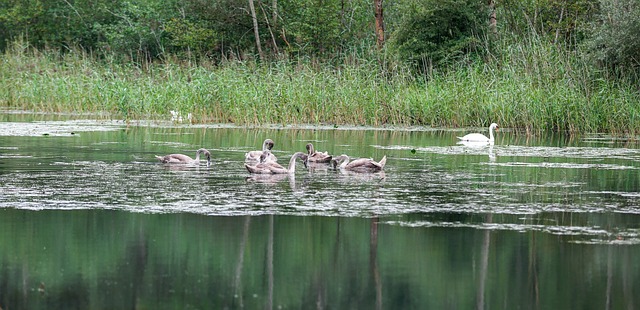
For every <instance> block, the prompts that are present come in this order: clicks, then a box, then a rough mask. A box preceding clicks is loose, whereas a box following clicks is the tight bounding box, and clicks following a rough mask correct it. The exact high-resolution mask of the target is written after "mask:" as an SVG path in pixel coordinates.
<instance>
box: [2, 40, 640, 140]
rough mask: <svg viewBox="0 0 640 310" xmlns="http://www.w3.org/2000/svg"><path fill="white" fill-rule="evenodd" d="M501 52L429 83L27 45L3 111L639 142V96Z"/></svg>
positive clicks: (548, 53) (362, 69)
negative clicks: (597, 135)
mask: <svg viewBox="0 0 640 310" xmlns="http://www.w3.org/2000/svg"><path fill="white" fill-rule="evenodd" d="M515 42H516V41H514V42H512V43H508V42H502V43H501V44H503V46H501V47H500V48H499V50H502V51H503V52H502V53H500V54H494V55H492V56H491V57H492V58H491V60H490V61H488V62H470V63H467V64H465V65H464V66H463V65H461V66H460V67H459V68H458V69H457V70H450V71H448V73H437V72H436V73H433V75H432V76H431V78H430V79H429V81H428V82H423V81H420V80H416V79H414V78H412V77H411V75H410V74H408V73H403V72H406V70H404V71H403V70H394V72H395V73H393V74H387V75H386V78H383V77H382V74H381V73H380V70H379V66H378V64H377V61H367V60H364V59H358V57H356V56H355V55H352V57H345V59H350V60H349V61H346V60H345V61H344V63H345V64H344V65H342V66H338V67H336V66H330V67H329V66H322V65H317V64H313V62H311V61H305V60H300V61H280V62H274V63H271V64H269V65H256V64H255V63H250V62H244V63H239V62H229V63H224V64H218V65H216V66H214V65H210V64H199V65H197V66H196V65H188V64H184V63H180V62H178V61H173V62H172V61H168V62H165V63H162V64H153V65H150V66H147V67H145V68H143V69H141V68H139V67H137V66H133V65H130V64H122V63H120V62H116V61H110V60H108V59H107V60H105V59H102V60H96V59H93V58H92V57H90V56H89V55H87V54H84V53H80V52H78V53H66V54H65V55H64V56H59V54H58V53H56V52H48V51H44V52H43V51H34V50H33V49H29V48H26V47H23V46H20V45H18V44H16V45H14V47H13V48H12V49H10V50H9V51H7V52H6V53H5V54H4V55H2V56H1V57H2V58H1V61H2V66H1V67H0V77H1V79H0V94H1V95H0V106H2V107H6V108H10V109H25V110H37V111H50V112H71V111H73V112H106V113H107V114H109V115H111V116H113V117H116V118H124V119H140V118H168V117H169V116H168V115H169V111H170V110H177V111H181V112H182V113H183V114H186V113H192V114H193V116H194V121H196V122H216V123H220V122H221V123H229V122H231V123H236V124H301V123H305V124H306V123H310V124H317V123H323V124H352V125H373V126H380V125H384V124H393V125H426V126H486V125H487V124H488V123H490V122H497V123H499V124H500V125H501V126H502V127H515V128H525V129H527V130H529V131H532V132H536V131H547V130H555V131H564V130H568V131H573V132H608V133H615V134H623V133H638V132H640V95H639V92H638V89H637V88H634V86H633V85H632V84H631V83H624V82H620V81H619V80H617V81H616V80H613V79H606V78H604V76H605V73H603V72H599V71H597V70H596V69H594V68H592V67H590V66H589V65H588V64H587V63H586V62H584V61H582V60H581V59H580V57H578V56H576V55H573V54H571V53H569V52H566V51H562V50H559V49H558V48H557V46H554V45H551V44H545V43H542V42H537V41H529V42H519V43H515Z"/></svg>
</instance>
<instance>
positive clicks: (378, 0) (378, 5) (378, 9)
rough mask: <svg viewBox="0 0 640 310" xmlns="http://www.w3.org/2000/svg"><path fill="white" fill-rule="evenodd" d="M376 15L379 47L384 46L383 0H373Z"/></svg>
mask: <svg viewBox="0 0 640 310" xmlns="http://www.w3.org/2000/svg"><path fill="white" fill-rule="evenodd" d="M373 7H374V15H375V17H376V39H377V40H376V42H377V46H378V49H382V47H383V46H384V14H383V11H382V0H373Z"/></svg>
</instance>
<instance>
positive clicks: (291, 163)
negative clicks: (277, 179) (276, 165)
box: [287, 153, 299, 173]
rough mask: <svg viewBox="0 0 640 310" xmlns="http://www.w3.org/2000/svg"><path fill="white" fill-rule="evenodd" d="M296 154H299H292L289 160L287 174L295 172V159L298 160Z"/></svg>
mask: <svg viewBox="0 0 640 310" xmlns="http://www.w3.org/2000/svg"><path fill="white" fill-rule="evenodd" d="M298 154H299V153H295V154H293V156H291V159H290V160H289V168H288V169H287V170H288V171H289V173H294V172H296V158H298Z"/></svg>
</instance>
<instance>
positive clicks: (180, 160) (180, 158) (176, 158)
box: [156, 149, 211, 167]
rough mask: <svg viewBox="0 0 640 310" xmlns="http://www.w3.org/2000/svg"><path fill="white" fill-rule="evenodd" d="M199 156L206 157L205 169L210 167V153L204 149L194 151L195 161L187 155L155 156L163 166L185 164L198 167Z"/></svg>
mask: <svg viewBox="0 0 640 310" xmlns="http://www.w3.org/2000/svg"><path fill="white" fill-rule="evenodd" d="M200 154H204V155H205V156H207V167H209V166H211V153H209V151H207V150H206V149H199V150H197V151H196V159H193V158H191V157H189V156H187V155H183V154H169V155H165V156H157V155H156V159H158V160H159V161H160V162H161V163H163V164H186V165H198V164H200Z"/></svg>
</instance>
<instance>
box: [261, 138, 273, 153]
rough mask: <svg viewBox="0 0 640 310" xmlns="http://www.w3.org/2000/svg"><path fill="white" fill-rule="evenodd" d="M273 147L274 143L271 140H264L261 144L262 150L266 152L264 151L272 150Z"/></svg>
mask: <svg viewBox="0 0 640 310" xmlns="http://www.w3.org/2000/svg"><path fill="white" fill-rule="evenodd" d="M274 145H275V143H273V140H271V139H266V140H264V142H263V143H262V150H263V151H266V150H271V149H272V148H273V146H274Z"/></svg>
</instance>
